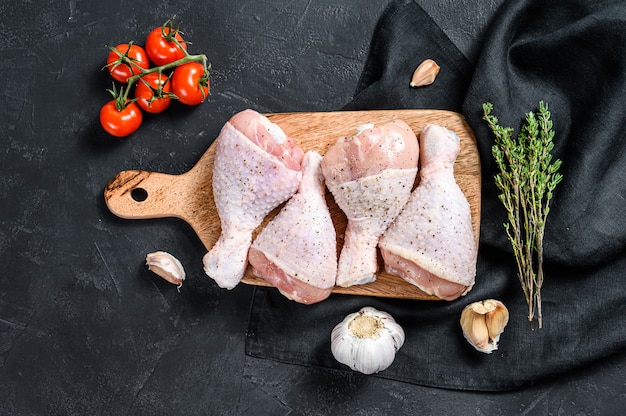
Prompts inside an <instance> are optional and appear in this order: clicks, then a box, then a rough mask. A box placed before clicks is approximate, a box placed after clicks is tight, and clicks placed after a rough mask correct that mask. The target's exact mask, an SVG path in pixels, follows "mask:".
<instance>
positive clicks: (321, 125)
mask: <svg viewBox="0 0 626 416" xmlns="http://www.w3.org/2000/svg"><path fill="white" fill-rule="evenodd" d="M267 116H268V118H269V119H270V120H271V121H272V122H274V123H277V124H278V125H279V126H280V127H281V128H282V129H283V130H284V131H285V133H286V134H287V135H289V136H291V137H293V138H294V140H295V142H296V143H297V144H298V145H299V146H300V147H301V148H302V149H303V150H304V151H307V150H316V151H318V152H319V153H320V154H322V155H323V154H324V153H325V152H326V150H327V149H328V147H329V146H330V145H331V144H332V143H334V142H335V141H336V140H337V139H338V138H339V137H341V136H349V135H353V134H354V133H355V132H356V128H357V127H358V126H360V125H362V124H365V123H373V124H376V125H379V124H383V123H386V122H388V121H391V120H394V119H402V120H404V121H405V122H406V123H407V124H408V125H409V126H411V128H412V129H413V131H414V132H415V134H416V135H418V137H419V133H420V131H421V130H422V128H423V127H424V126H425V125H426V124H429V123H433V124H439V125H441V126H443V127H446V128H448V129H450V130H452V131H454V132H455V133H456V134H457V135H458V136H459V138H460V139H461V151H460V153H459V156H458V157H457V160H456V163H455V166H454V170H455V178H456V180H457V183H458V184H459V186H460V187H461V189H462V190H463V192H464V194H465V196H466V197H467V199H468V202H469V204H470V209H471V215H472V225H473V229H474V235H475V238H476V243H477V244H478V239H479V235H480V207H481V173H480V157H479V154H478V149H477V146H476V139H475V137H474V134H473V132H472V131H471V129H470V127H469V126H468V125H467V123H466V122H465V119H464V118H463V116H461V115H460V114H458V113H454V112H450V111H443V110H374V111H343V112H316V113H278V114H267ZM214 157H215V147H214V145H211V146H210V147H209V149H208V150H207V151H206V152H205V153H204V154H203V155H202V157H201V158H200V160H199V161H198V162H197V163H196V165H195V166H194V167H193V168H192V169H190V170H189V171H188V172H185V173H183V174H181V175H169V174H165V173H159V172H148V171H140V170H128V171H123V172H120V173H118V174H117V175H116V176H115V177H114V178H113V179H112V180H111V181H110V182H109V183H108V184H107V186H106V188H105V190H104V197H105V201H106V204H107V206H108V207H109V209H110V210H111V212H112V213H114V214H115V215H117V216H118V217H121V218H126V219H150V218H164V217H176V218H180V219H182V220H184V221H186V222H187V223H188V224H189V225H190V226H191V227H192V228H193V230H194V231H195V233H196V234H197V235H198V237H199V238H200V240H201V241H202V243H203V244H204V246H205V247H206V248H207V250H209V249H210V248H211V247H212V246H213V245H214V244H215V242H216V241H217V239H218V238H219V235H220V232H221V228H220V221H219V217H218V214H217V211H216V208H215V203H214V202H213V190H212V184H211V182H212V167H213V160H214ZM327 201H328V204H329V208H330V211H331V215H332V218H333V222H334V224H335V228H336V231H337V243H338V249H337V250H338V252H339V251H340V249H341V246H342V244H343V233H344V230H345V227H346V218H345V216H344V214H343V212H342V211H341V210H340V209H339V207H337V205H336V204H335V202H334V201H333V198H332V195H331V194H330V192H327ZM281 207H282V206H281ZM281 207H278V208H277V209H275V210H274V211H273V212H272V213H271V214H270V215H268V217H267V218H266V219H265V221H264V223H263V224H262V225H261V226H260V227H259V228H258V229H257V231H256V232H255V234H254V235H255V236H256V233H258V231H260V229H262V227H263V226H265V224H266V223H267V222H268V221H269V220H270V219H271V218H273V217H274V216H275V215H276V213H278V211H279V210H280V208H281ZM379 264H380V266H381V268H380V270H381V271H380V272H379V274H378V277H377V279H376V281H375V282H372V283H368V284H365V285H358V286H352V287H348V288H342V287H338V286H337V287H335V288H334V290H333V292H334V293H342V294H349V295H367V296H378V297H391V298H402V299H424V300H425V299H429V300H434V299H437V298H435V297H433V296H430V295H427V294H425V293H424V292H422V291H421V290H420V289H418V288H417V287H415V286H413V285H411V284H409V283H407V282H405V281H404V280H403V279H401V278H399V277H397V276H392V275H389V274H387V273H386V272H385V271H384V269H383V267H382V258H381V257H380V255H379ZM242 282H243V283H246V284H252V285H261V286H268V284H267V283H266V282H265V281H264V280H262V279H259V278H257V277H255V276H253V274H252V271H251V267H250V266H248V269H247V270H246V275H245V276H244V279H243V280H242Z"/></svg>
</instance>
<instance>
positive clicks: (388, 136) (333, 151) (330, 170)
mask: <svg viewBox="0 0 626 416" xmlns="http://www.w3.org/2000/svg"><path fill="white" fill-rule="evenodd" d="M418 159H419V145H418V142H417V138H416V137H415V133H413V131H412V130H411V128H410V127H409V126H408V125H407V124H406V123H405V122H404V121H402V120H394V121H392V122H390V123H387V124H385V125H383V126H380V127H374V126H373V125H371V124H368V125H364V126H361V128H360V129H359V132H358V134H356V135H355V136H352V137H342V138H340V139H339V140H338V141H337V142H336V143H335V144H333V146H331V147H330V148H329V149H328V151H327V152H326V154H325V155H324V159H323V160H322V170H323V172H324V177H325V178H326V185H327V186H328V189H329V190H330V192H331V193H332V194H333V197H334V198H335V202H336V203H337V205H338V206H339V207H340V208H341V210H342V211H343V212H344V213H345V214H346V217H347V220H348V224H347V228H346V232H345V235H344V243H343V247H342V249H341V253H340V255H339V265H338V270H337V285H339V286H343V287H347V286H352V285H356V284H364V283H369V282H372V281H374V280H376V272H377V271H378V257H377V251H376V250H377V246H378V240H379V238H380V236H381V235H382V233H383V232H384V231H385V230H386V229H387V227H388V226H389V224H390V223H391V221H393V219H394V218H395V217H396V216H397V215H398V213H399V212H400V210H402V207H403V206H404V204H405V203H406V202H407V200H408V199H409V196H410V195H411V189H412V188H413V183H414V182H415V177H416V175H417V162H418Z"/></svg>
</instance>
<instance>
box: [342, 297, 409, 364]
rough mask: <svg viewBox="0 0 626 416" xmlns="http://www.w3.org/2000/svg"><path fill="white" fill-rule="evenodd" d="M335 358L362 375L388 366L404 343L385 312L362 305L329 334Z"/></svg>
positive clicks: (396, 326) (402, 335) (392, 320)
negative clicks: (362, 306)
mask: <svg viewBox="0 0 626 416" xmlns="http://www.w3.org/2000/svg"><path fill="white" fill-rule="evenodd" d="M330 343H331V351H332V353H333V356H334V357H335V359H336V360H337V361H339V362H340V363H342V364H345V365H347V366H348V367H350V368H351V369H353V370H355V371H359V372H361V373H363V374H372V373H377V372H379V371H382V370H385V369H386V368H388V367H389V366H390V365H391V363H393V360H394V358H395V356H396V352H397V351H398V350H399V349H400V347H402V344H404V330H403V329H402V327H400V325H398V324H397V323H396V321H395V320H394V319H393V317H392V316H391V315H389V314H388V313H387V312H382V311H379V310H377V309H375V308H372V307H371V306H366V307H364V308H362V309H361V310H360V311H358V312H355V313H351V314H350V315H348V316H346V317H345V319H344V320H343V321H342V322H340V323H339V324H337V326H335V328H334V329H333V331H332V333H331V340H330Z"/></svg>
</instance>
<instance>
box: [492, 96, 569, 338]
mask: <svg viewBox="0 0 626 416" xmlns="http://www.w3.org/2000/svg"><path fill="white" fill-rule="evenodd" d="M492 110H493V105H492V104H491V103H484V104H483V112H484V115H483V119H484V120H485V121H486V122H487V123H488V124H489V127H490V128H491V130H492V131H493V133H494V135H495V142H494V145H493V146H492V148H491V151H492V153H493V157H494V159H495V162H496V165H497V167H498V169H499V172H498V173H497V174H496V175H495V182H496V186H497V187H498V189H499V190H500V191H501V192H502V193H501V194H500V195H499V198H500V201H501V202H502V204H503V205H504V208H505V209H506V211H507V217H508V223H504V228H505V230H506V234H507V236H508V239H509V241H510V243H511V246H512V248H513V254H514V256H515V260H516V262H517V270H518V274H519V279H520V283H521V286H522V289H523V291H524V296H525V297H526V303H527V304H528V320H529V321H530V322H531V325H532V323H533V321H534V318H535V314H536V316H537V322H538V324H539V328H541V327H542V324H543V318H542V314H541V286H542V284H543V278H544V275H543V239H544V235H545V227H546V220H547V218H548V213H549V212H550V200H551V199H552V195H553V191H554V189H555V188H556V186H557V185H558V184H559V182H561V180H562V179H563V175H561V174H560V173H558V170H559V168H560V166H561V160H559V159H555V160H554V161H553V160H552V155H551V152H552V149H553V148H554V143H553V141H552V139H553V138H554V131H553V130H552V121H550V112H549V111H548V106H547V104H544V102H543V101H540V102H539V110H538V112H537V114H535V113H533V112H529V113H527V114H526V119H525V122H524V123H523V124H522V127H521V129H520V132H519V134H518V135H517V138H516V139H515V138H514V137H513V129H512V128H510V127H502V126H500V125H499V124H498V119H497V118H496V117H495V116H493V115H491V112H492Z"/></svg>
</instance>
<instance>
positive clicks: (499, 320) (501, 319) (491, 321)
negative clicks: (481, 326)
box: [485, 299, 509, 345]
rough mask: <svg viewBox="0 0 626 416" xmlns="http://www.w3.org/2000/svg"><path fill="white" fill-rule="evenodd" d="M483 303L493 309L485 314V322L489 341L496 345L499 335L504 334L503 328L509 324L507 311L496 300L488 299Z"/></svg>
mask: <svg viewBox="0 0 626 416" xmlns="http://www.w3.org/2000/svg"><path fill="white" fill-rule="evenodd" d="M485 302H492V303H493V304H494V309H493V310H491V311H489V312H487V313H486V314H485V321H486V324H487V330H488V331H489V339H490V340H491V341H492V342H494V343H495V344H496V345H497V344H498V341H500V334H502V332H504V328H505V327H506V325H507V324H508V323H509V310H508V309H507V308H506V306H504V304H503V303H502V302H499V301H497V300H493V299H490V300H487V301H485Z"/></svg>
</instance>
